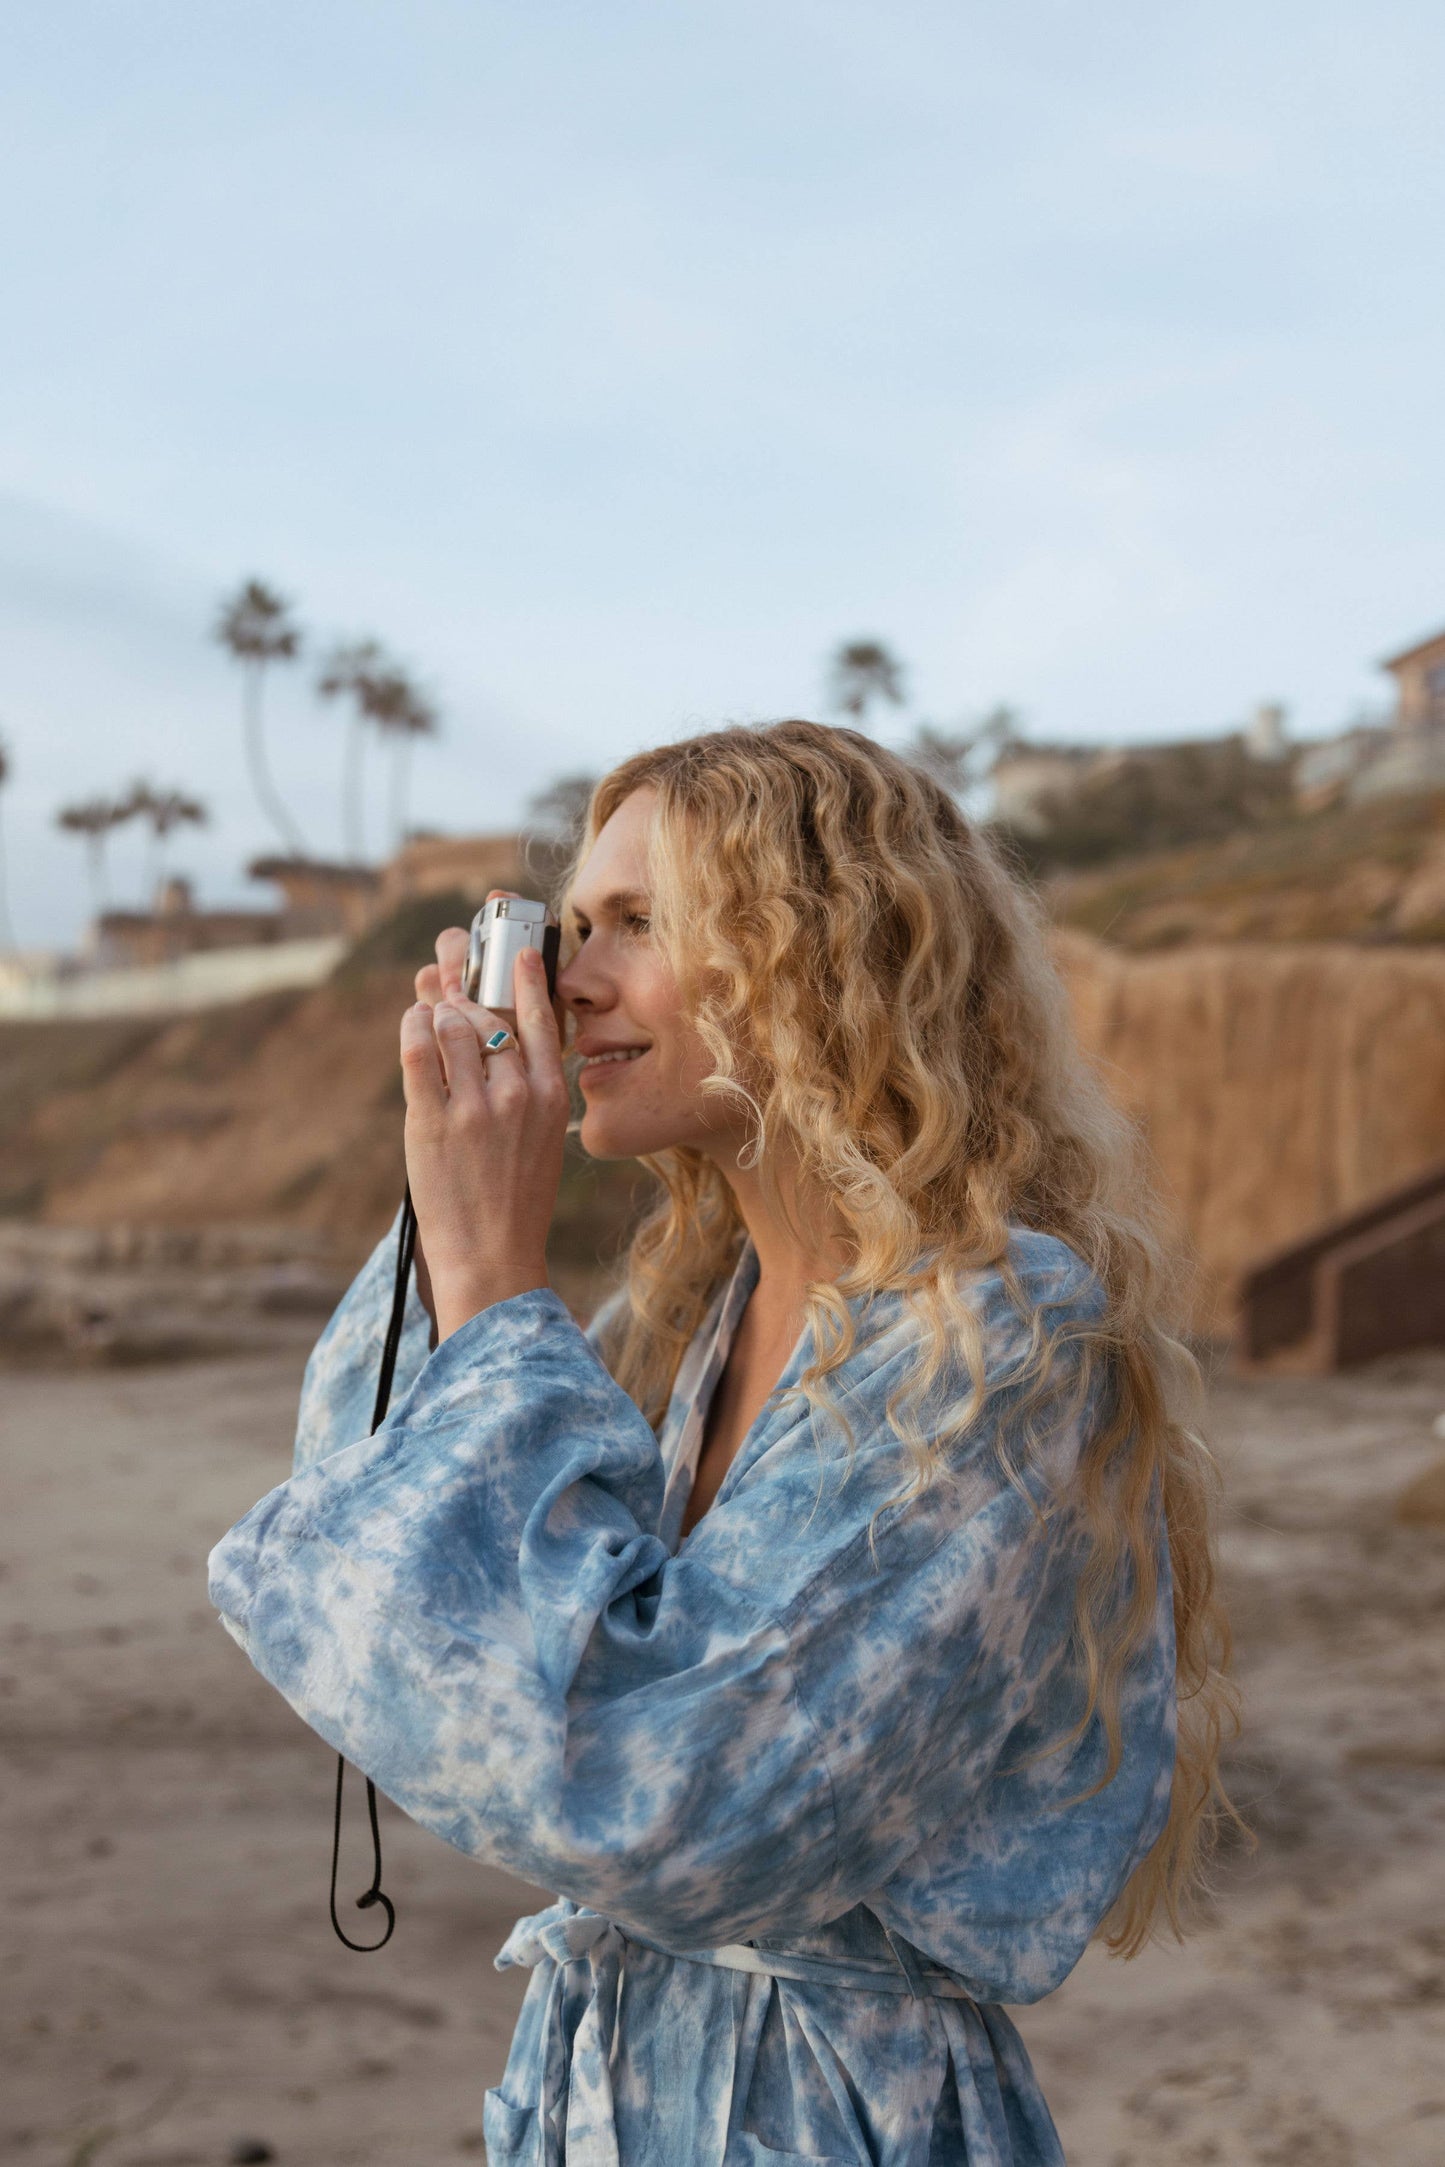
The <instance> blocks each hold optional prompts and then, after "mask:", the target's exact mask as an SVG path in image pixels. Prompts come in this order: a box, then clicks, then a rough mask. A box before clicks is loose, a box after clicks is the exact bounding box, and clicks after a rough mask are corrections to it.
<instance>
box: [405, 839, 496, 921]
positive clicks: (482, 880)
mask: <svg viewBox="0 0 1445 2167" xmlns="http://www.w3.org/2000/svg"><path fill="white" fill-rule="evenodd" d="M525 849H526V846H525V839H524V838H523V837H522V836H520V835H414V836H412V837H411V839H410V841H408V842H406V843H404V844H403V845H402V847H401V849H400V850H399V851H398V852H397V854H396V856H395V857H394V858H392V859H391V860H389V862H388V863H387V864H386V865H384V866H383V867H382V871H381V891H380V895H379V898H378V909H379V913H380V915H382V916H384V915H385V914H386V912H388V911H391V910H395V909H396V907H397V905H398V904H399V903H404V902H405V901H406V900H407V898H408V897H410V896H416V895H445V894H447V893H449V892H450V891H451V890H453V889H460V891H461V893H462V894H463V895H466V896H475V897H476V908H477V909H478V910H480V909H481V906H482V904H483V903H484V902H485V901H486V899H487V890H488V889H489V888H515V887H516V886H518V884H519V877H520V875H521V873H522V869H523V867H524V866H525V864H526V855H525Z"/></svg>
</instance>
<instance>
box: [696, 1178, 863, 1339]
mask: <svg viewBox="0 0 1445 2167" xmlns="http://www.w3.org/2000/svg"><path fill="white" fill-rule="evenodd" d="M718 1167H719V1171H720V1172H721V1174H722V1176H723V1178H724V1180H725V1181H726V1182H727V1184H728V1187H729V1188H730V1189H731V1190H732V1192H733V1200H734V1202H735V1203H736V1205H737V1208H738V1215H739V1217H740V1218H741V1220H742V1222H743V1225H744V1226H745V1227H746V1228H747V1231H748V1237H749V1239H750V1240H751V1242H752V1245H753V1248H754V1249H755V1250H756V1251H757V1258H758V1285H757V1292H758V1294H759V1295H760V1296H761V1297H762V1301H763V1305H764V1306H765V1307H766V1308H767V1309H769V1310H773V1311H782V1310H785V1309H786V1310H790V1311H792V1310H801V1308H802V1305H803V1292H804V1289H805V1288H806V1287H808V1286H809V1285H810V1284H811V1283H812V1282H813V1281H814V1280H817V1279H832V1278H835V1277H836V1275H837V1274H838V1273H839V1272H840V1271H842V1269H843V1267H844V1264H845V1262H846V1258H847V1249H846V1245H845V1244H844V1242H843V1241H842V1240H841V1238H839V1237H836V1236H833V1235H831V1234H830V1233H829V1232H828V1231H827V1228H826V1225H825V1223H824V1217H823V1214H822V1213H818V1214H816V1215H813V1214H809V1213H808V1212H806V1211H801V1210H799V1211H797V1212H796V1213H795V1216H796V1218H797V1221H798V1224H799V1225H800V1226H801V1227H802V1228H803V1229H804V1231H805V1237H806V1238H805V1239H803V1240H800V1239H799V1237H798V1235H797V1233H796V1232H795V1231H794V1229H793V1228H792V1227H791V1226H790V1225H789V1224H788V1220H787V1218H786V1216H785V1215H784V1214H783V1213H782V1212H780V1211H779V1210H778V1209H777V1208H776V1207H775V1206H774V1204H773V1201H772V1199H771V1197H770V1196H768V1195H766V1194H765V1193H764V1188H763V1181H762V1176H761V1174H760V1173H759V1171H758V1169H757V1168H756V1167H739V1166H738V1165H736V1164H735V1163H730V1162H728V1161H726V1160H724V1159H722V1158H719V1160H718ZM780 1185H781V1187H782V1189H783V1194H784V1197H785V1198H786V1199H789V1200H792V1199H795V1198H796V1194H797V1188H796V1183H795V1182H794V1181H792V1180H791V1179H789V1178H787V1177H786V1176H784V1177H783V1179H782V1181H781V1184H780ZM810 1218H815V1219H816V1229H817V1230H816V1232H814V1231H813V1229H812V1227H811V1226H810Z"/></svg>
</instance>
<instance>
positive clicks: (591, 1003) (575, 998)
mask: <svg viewBox="0 0 1445 2167" xmlns="http://www.w3.org/2000/svg"><path fill="white" fill-rule="evenodd" d="M557 998H558V1000H559V1001H561V1002H563V1003H564V1005H565V1006H566V1007H568V1008H571V1009H574V1010H575V1009H580V1008H588V1009H591V1008H605V1007H606V1006H607V997H606V992H605V988H604V987H603V986H602V984H601V983H600V982H599V979H598V974H597V972H596V970H595V968H594V969H592V970H588V968H587V967H586V964H585V961H584V955H583V952H580V951H579V953H578V954H577V955H575V956H573V958H572V960H571V962H570V963H568V964H566V965H565V966H564V968H563V969H562V970H560V971H559V972H558V973H557Z"/></svg>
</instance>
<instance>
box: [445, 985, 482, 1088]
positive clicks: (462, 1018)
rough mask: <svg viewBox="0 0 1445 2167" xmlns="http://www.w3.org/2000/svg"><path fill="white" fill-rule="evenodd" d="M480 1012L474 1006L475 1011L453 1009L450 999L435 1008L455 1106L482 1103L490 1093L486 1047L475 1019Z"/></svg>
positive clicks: (446, 1070) (448, 1081)
mask: <svg viewBox="0 0 1445 2167" xmlns="http://www.w3.org/2000/svg"><path fill="white" fill-rule="evenodd" d="M480 1013H482V1011H480V1010H476V1009H473V1010H472V1012H471V1014H464V1013H463V1011H462V1010H461V1009H460V1008H453V1007H452V1005H451V1003H450V1002H449V1001H442V1002H440V1003H439V1004H438V1006H437V1007H436V1008H434V1009H433V1010H432V1023H433V1025H434V1026H435V1029H436V1042H437V1045H438V1047H439V1048H440V1049H441V1062H442V1068H443V1069H444V1071H445V1073H446V1080H447V1090H448V1092H449V1093H450V1095H451V1102H452V1104H453V1106H456V1107H459V1108H466V1107H476V1106H479V1105H480V1104H481V1102H482V1100H483V1098H484V1097H485V1095H486V1078H485V1076H484V1075H483V1072H482V1049H481V1044H480V1041H479V1040H478V1037H477V1029H476V1025H475V1024H474V1023H473V1021H472V1015H474V1014H480Z"/></svg>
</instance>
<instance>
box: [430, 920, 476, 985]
mask: <svg viewBox="0 0 1445 2167" xmlns="http://www.w3.org/2000/svg"><path fill="white" fill-rule="evenodd" d="M471 941H472V937H471V935H470V933H468V932H466V931H465V929H464V928H463V927H461V926H459V925H449V926H448V927H447V929H446V931H445V932H444V933H438V935H437V970H438V972H439V973H440V976H441V995H442V999H443V1000H444V1001H450V1000H454V999H455V997H456V996H457V995H458V994H459V993H460V992H461V990H462V980H463V978H464V977H465V976H466V969H467V951H468V949H469V948H470V946H471Z"/></svg>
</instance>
